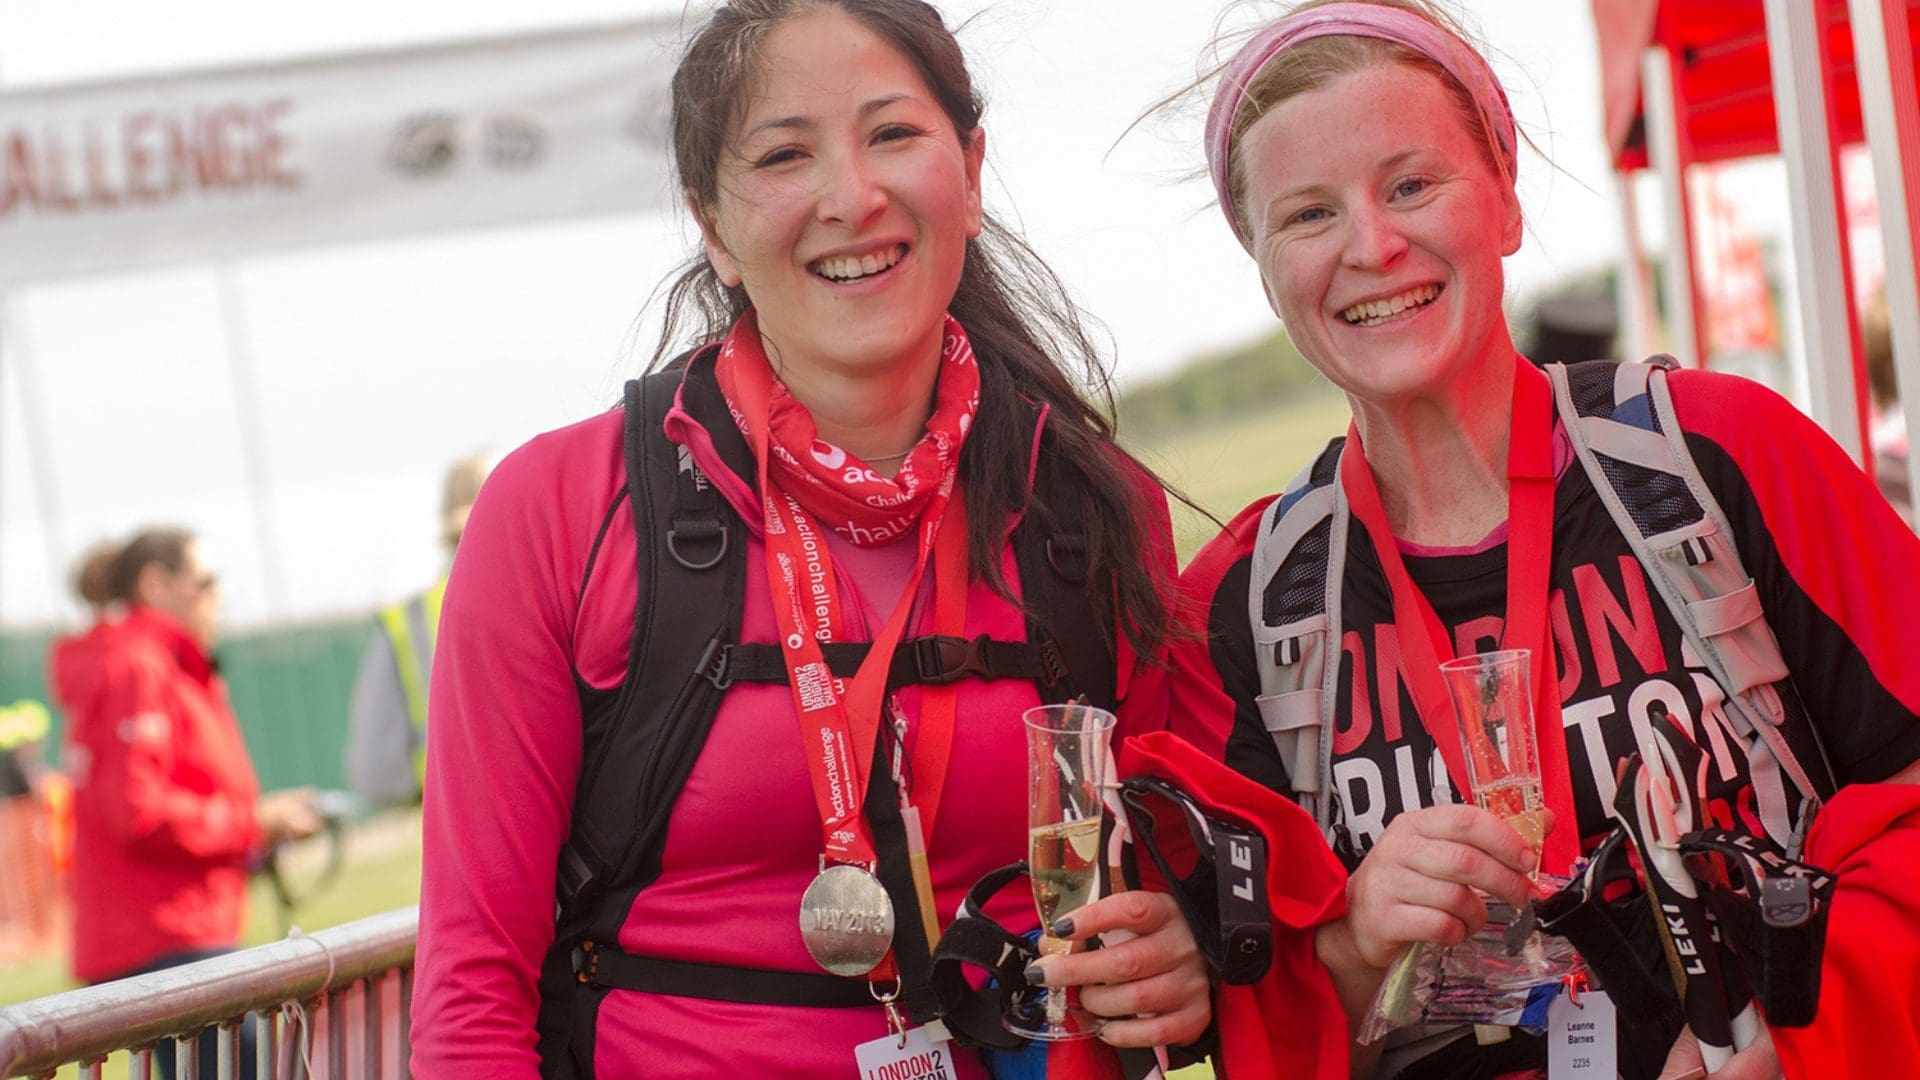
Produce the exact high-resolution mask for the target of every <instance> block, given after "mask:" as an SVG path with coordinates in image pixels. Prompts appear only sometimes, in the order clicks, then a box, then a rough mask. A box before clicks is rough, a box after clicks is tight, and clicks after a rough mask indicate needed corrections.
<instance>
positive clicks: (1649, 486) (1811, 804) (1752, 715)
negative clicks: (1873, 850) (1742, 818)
mask: <svg viewBox="0 0 1920 1080" xmlns="http://www.w3.org/2000/svg"><path fill="white" fill-rule="evenodd" d="M1676 366H1678V365H1677V364H1675V362H1674V361H1673V359H1672V358H1671V357H1666V356H1656V357H1654V358H1653V359H1652V360H1650V361H1648V362H1646V363H1638V364H1615V363H1612V362H1609V361H1593V362H1587V363H1580V364H1572V365H1560V364H1552V365H1548V367H1547V372H1548V375H1549V376H1550V378H1551V379H1552V380H1553V388H1554V402H1555V406H1556V408H1557V409H1558V411H1559V415H1560V418H1561V421H1562V423H1563V424H1564V425H1565V428H1566V431H1567V434H1568V437H1569V439H1570V441H1571V442H1572V444H1573V449H1574V453H1575V455H1576V456H1577V457H1578V458H1579V459H1580V464H1581V466H1582V467H1583V468H1584V469H1585V470H1586V472H1587V476H1588V477H1589V479H1591V480H1592V482H1593V488H1594V491H1595V492H1596V493H1597V494H1598V495H1599V497H1600V501H1601V502H1602V503H1603V504H1604V505H1605V506H1606V508H1607V512H1608V513H1609V514H1610V515H1612V517H1613V520H1614V524H1615V525H1616V526H1617V527H1618V528H1619V530H1620V532H1621V534H1622V535H1623V536H1625V537H1626V539H1627V542H1628V543H1629V544H1630V545H1631V546H1632V548H1633V553H1634V555H1635V557H1637V558H1638V559H1639V560H1640V564H1641V565H1642V566H1643V567H1645V568H1646V571H1647V576H1648V577H1649V578H1651V579H1652V581H1653V583H1654V586H1655V588H1657V589H1658V590H1659V592H1660V596H1661V599H1663V600H1664V601H1665V602H1666V605H1667V608H1668V610H1670V611H1671V612H1672V613H1673V616H1674V618H1675V619H1676V620H1677V621H1678V622H1679V623H1680V627H1681V630H1682V631H1683V632H1684V633H1685V635H1686V639H1687V641H1688V643H1689V644H1690V645H1691V646H1692V647H1693V650H1694V651H1695V652H1696V653H1697V654H1698V655H1699V656H1700V658H1701V660H1702V662H1704V663H1705V664H1706V665H1707V669H1708V670H1709V671H1710V672H1711V673H1712V674H1713V677H1714V678H1715V680H1717V681H1718V682H1719V683H1720V685H1722V686H1724V687H1725V688H1726V689H1727V692H1728V694H1729V695H1730V696H1729V698H1728V702H1729V705H1730V706H1731V708H1730V709H1729V710H1728V716H1729V719H1730V720H1732V721H1733V722H1734V723H1735V724H1737V725H1739V726H1741V727H1743V728H1744V727H1748V726H1750V727H1752V728H1753V730H1754V731H1755V732H1756V733H1757V734H1758V735H1759V736H1760V737H1759V738H1758V739H1756V740H1755V741H1754V744H1753V750H1752V751H1751V752H1750V754H1749V761H1750V763H1751V764H1752V766H1753V776H1754V793H1755V796H1756V801H1757V803H1758V809H1759V811H1760V816H1761V820H1762V822H1763V823H1764V824H1765V825H1766V829H1767V832H1768V834H1769V835H1771V836H1773V837H1774V839H1775V840H1776V841H1778V842H1780V843H1782V844H1790V843H1791V839H1792V838H1793V837H1796V836H1798V835H1799V834H1800V832H1801V830H1803V829H1804V827H1805V825H1806V824H1807V822H1808V821H1810V820H1811V817H1812V813H1813V811H1814V810H1816V809H1817V808H1818V806H1819V804H1820V803H1821V801H1823V800H1824V799H1826V798H1827V797H1828V796H1830V795H1831V794H1832V792H1833V790H1834V781H1833V774H1832V770H1831V768H1830V767H1829V766H1828V763H1827V760H1826V755H1825V753H1824V750H1823V749H1822V747H1821V746H1820V744H1819V741H1818V736H1817V734H1816V732H1815V729H1814V727H1813V724H1812V723H1811V721H1810V720H1809V719H1808V718H1807V716H1806V711H1805V706H1804V705H1803V704H1802V703H1801V702H1800V699H1799V695H1798V693H1797V692H1796V691H1795V690H1794V688H1793V685H1792V683H1791V682H1790V681H1789V678H1788V676H1789V674H1790V673H1789V672H1788V670H1787V665H1786V661H1785V660H1784V659H1783V658H1782V657H1781V654H1780V644H1779V641H1778V640H1777V639H1776V638H1775V637H1774V635H1773V628H1772V627H1771V626H1769V625H1768V624H1767V619H1766V612H1765V611H1763V610H1762V609H1761V606H1760V594H1759V590H1758V588H1757V586H1756V585H1755V584H1754V581H1753V579H1752V578H1751V577H1749V576H1748V574H1747V571H1746V567H1745V566H1744V565H1743V564H1742V563H1741V561H1740V551H1739V548H1738V546H1737V545H1736V543H1735V541H1734V533H1733V528H1732V526H1731V525H1730V524H1728V521H1727V516H1726V512H1725V511H1724V510H1722V509H1721V507H1720V504H1719V501H1718V500H1716V499H1715V498H1714V496H1713V492H1712V490H1711V489H1710V488H1708V486H1707V483H1706V480H1705V478H1704V477H1702V476H1701V474H1700V468H1699V465H1698V464H1697V463H1695V461H1694V460H1693V453H1692V451H1691V450H1690V449H1688V447H1687V442H1686V433H1685V432H1684V431H1682V430H1681V428H1680V422H1679V419H1678V417H1677V415H1676V414H1675V412H1674V408H1673V398H1672V396H1671V394H1670V393H1669V391H1668V388H1667V378H1666V373H1667V371H1668V370H1670V369H1672V368H1674V367H1676ZM1741 734H1743V735H1744V734H1746V732H1745V731H1742V732H1741ZM1762 755H1764V759H1763V757H1762ZM1781 772H1784V773H1785V774H1786V779H1787V780H1789V781H1791V783H1792V784H1793V786H1794V787H1795V788H1796V789H1798V792H1799V795H1800V800H1790V799H1789V798H1788V796H1787V792H1786V791H1785V787H1784V785H1783V784H1782V783H1781V782H1780V773H1781ZM1793 801H1799V802H1801V812H1800V813H1799V814H1795V813H1794V812H1793V808H1792V806H1791V803H1792V802H1793Z"/></svg>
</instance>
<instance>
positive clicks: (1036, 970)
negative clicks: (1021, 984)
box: [1024, 964, 1047, 986]
mask: <svg viewBox="0 0 1920 1080" xmlns="http://www.w3.org/2000/svg"><path fill="white" fill-rule="evenodd" d="M1024 975H1025V977H1026V980H1027V985H1028V986H1045V985H1047V969H1046V968H1043V967H1041V966H1040V965H1039V964H1028V965H1027V970H1026V971H1025V972H1024Z"/></svg>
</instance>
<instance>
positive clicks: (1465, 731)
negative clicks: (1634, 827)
mask: <svg viewBox="0 0 1920 1080" xmlns="http://www.w3.org/2000/svg"><path fill="white" fill-rule="evenodd" d="M1532 661H1533V653H1532V651H1531V650H1529V649H1502V650H1500V651H1498V652H1484V653H1474V654H1473V655H1471V656H1462V657H1460V658H1459V659H1457V660H1449V661H1447V662H1446V663H1444V664H1441V665H1440V672H1441V674H1442V675H1444V676H1445V677H1446V680H1447V689H1448V691H1450V692H1451V693H1452V695H1453V707H1454V712H1455V714H1456V715H1457V716H1458V717H1459V719H1460V744H1461V749H1462V750H1464V751H1465V753H1466V766H1467V783H1468V784H1469V785H1470V786H1471V787H1472V789H1473V790H1472V792H1471V793H1470V797H1471V798H1472V799H1473V801H1474V802H1475V803H1476V804H1477V805H1478V806H1479V807H1480V808H1481V809H1483V810H1485V811H1487V812H1488V813H1490V814H1493V815H1494V816H1495V817H1497V818H1499V819H1500V820H1502V821H1504V822H1506V823H1507V824H1508V825H1510V826H1512V827H1513V831H1515V832H1517V833H1519V834H1520V836H1521V838H1522V839H1524V840H1525V841H1526V842H1527V843H1528V844H1529V845H1531V846H1532V847H1533V849H1534V850H1535V851H1539V850H1540V844H1541V841H1542V840H1543V839H1545V836H1546V811H1545V803H1544V800H1543V799H1542V797H1541V785H1540V755H1539V748H1538V747H1537V746H1536V745H1535V743H1534V731H1533V694H1532V686H1531V683H1532V679H1531V677H1530V675H1529V671H1530V666H1531V664H1532ZM1539 872H1540V867H1539V864H1538V863H1536V864H1535V865H1534V866H1532V867H1530V868H1529V869H1528V870H1527V879H1528V880H1530V881H1536V882H1537V881H1538V880H1539ZM1532 925H1533V902H1532V901H1531V900H1529V901H1528V903H1527V907H1526V908H1525V909H1524V910H1522V911H1520V912H1516V922H1515V928H1514V930H1515V932H1517V931H1518V930H1519V929H1520V928H1521V927H1526V928H1529V929H1528V930H1527V932H1526V937H1525V946H1524V949H1525V951H1524V955H1525V958H1526V961H1527V965H1528V966H1529V967H1531V968H1535V969H1539V968H1542V967H1544V966H1546V958H1545V952H1544V949H1543V947H1542V945H1541V943H1540V936H1539V933H1538V932H1537V931H1533V930H1531V927H1532ZM1516 944H1517V942H1515V941H1513V940H1512V939H1509V942H1508V948H1509V949H1513V948H1514V946H1515V945H1516Z"/></svg>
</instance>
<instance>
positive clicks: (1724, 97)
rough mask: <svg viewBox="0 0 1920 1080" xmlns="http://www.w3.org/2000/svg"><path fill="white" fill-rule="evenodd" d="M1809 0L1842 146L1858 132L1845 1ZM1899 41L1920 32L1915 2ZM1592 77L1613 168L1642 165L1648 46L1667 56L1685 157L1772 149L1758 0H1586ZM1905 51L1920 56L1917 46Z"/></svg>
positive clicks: (1910, 2) (1774, 140) (1919, 2)
mask: <svg viewBox="0 0 1920 1080" xmlns="http://www.w3.org/2000/svg"><path fill="white" fill-rule="evenodd" d="M1797 2H1806V3H1812V4H1816V5H1817V6H1818V7H1819V8H1820V10H1821V15H1822V18H1821V22H1822V25H1823V28H1824V32H1825V34H1826V39H1827V48H1828V55H1829V56H1830V57H1831V58H1832V63H1833V67H1834V112H1835V114H1836V115H1835V116H1834V117H1833V128H1834V133H1835V135H1836V136H1837V138H1838V140H1839V141H1840V142H1842V143H1854V142H1859V141H1861V139H1862V138H1863V137H1864V136H1863V128H1862V124H1861V119H1860V90H1859V87H1858V85H1857V83H1856V82H1855V80H1854V74H1853V33H1852V30H1851V28H1850V27H1849V25H1848V22H1847V7H1846V4H1845V2H1844V0H1797ZM1906 8H1907V40H1908V41H1909V42H1910V43H1911V42H1914V41H1915V38H1916V34H1917V33H1920V0H1907V4H1906ZM1593 15H1594V25H1595V26H1596V27H1597V28H1598V31H1599V39H1600V72H1601V75H1600V79H1601V88H1602V95H1603V99H1604V105H1605V109H1606V121H1607V142H1608V144H1609V146H1610V148H1611V149H1612V151H1613V159H1614V167H1615V168H1619V169H1637V168H1644V167H1646V165H1647V146H1646V127H1645V123H1644V120H1643V118H1642V116H1641V108H1642V105H1641V98H1640V58H1641V54H1642V52H1643V51H1644V50H1645V49H1646V48H1647V47H1648V46H1649V45H1655V44H1659V45H1665V46H1666V47H1667V49H1668V50H1669V52H1670V53H1671V55H1672V57H1673V65H1674V80H1675V84H1676V85H1675V97H1676V102H1675V104H1676V106H1677V109H1676V111H1677V112H1678V113H1679V114H1680V123H1681V128H1682V130H1681V133H1680V137H1681V138H1682V140H1684V141H1686V142H1688V143H1690V147H1689V149H1690V150H1691V153H1689V154H1688V155H1687V156H1688V158H1689V159H1690V160H1693V161H1720V160H1724V159H1727V158H1737V157H1752V156H1754V155H1758V154H1770V153H1775V152H1777V151H1778V150H1779V139H1778V137H1777V135H1776V134H1775V128H1774V111H1773V86H1772V82H1771V76H1770V72H1769V68H1768V66H1767V27H1766V16H1765V13H1764V10H1763V5H1762V2H1761V0H1593ZM1914 55H1915V57H1916V58H1917V59H1920V48H1915V50H1914Z"/></svg>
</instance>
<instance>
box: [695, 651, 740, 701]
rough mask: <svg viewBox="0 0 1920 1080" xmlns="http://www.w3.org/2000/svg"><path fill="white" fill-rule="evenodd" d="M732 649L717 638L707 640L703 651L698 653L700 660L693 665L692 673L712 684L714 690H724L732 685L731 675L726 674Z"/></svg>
mask: <svg viewBox="0 0 1920 1080" xmlns="http://www.w3.org/2000/svg"><path fill="white" fill-rule="evenodd" d="M732 657H733V650H732V649H731V648H730V647H728V646H727V644H726V643H725V642H723V641H721V640H720V639H719V638H714V639H713V640H712V641H709V642H707V648H706V651H705V652H702V653H701V654H700V662H699V663H697V664H695V665H694V666H693V673H694V674H695V675H698V676H700V677H701V678H703V679H705V680H707V681H708V682H710V683H712V684H713V688H714V689H715V690H725V689H726V688H728V687H729V686H732V685H733V677H732V676H730V675H728V674H727V668H728V666H729V665H728V661H729V660H731V659H732Z"/></svg>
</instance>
